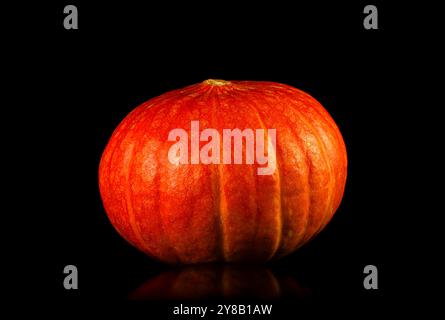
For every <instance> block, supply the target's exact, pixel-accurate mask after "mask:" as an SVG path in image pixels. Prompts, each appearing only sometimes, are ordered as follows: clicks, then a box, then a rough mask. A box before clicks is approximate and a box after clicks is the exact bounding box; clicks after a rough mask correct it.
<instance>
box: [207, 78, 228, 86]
mask: <svg viewBox="0 0 445 320" xmlns="http://www.w3.org/2000/svg"><path fill="white" fill-rule="evenodd" d="M203 83H204V84H208V85H211V86H225V85H226V84H230V81H226V80H221V79H207V80H205V81H203Z"/></svg>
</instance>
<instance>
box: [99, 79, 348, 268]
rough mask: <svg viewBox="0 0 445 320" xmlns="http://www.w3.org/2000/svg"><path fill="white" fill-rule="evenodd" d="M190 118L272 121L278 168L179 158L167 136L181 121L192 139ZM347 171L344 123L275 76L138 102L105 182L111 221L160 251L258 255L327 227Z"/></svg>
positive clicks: (113, 143) (191, 255) (281, 250)
mask: <svg viewBox="0 0 445 320" xmlns="http://www.w3.org/2000/svg"><path fill="white" fill-rule="evenodd" d="M193 121H195V123H196V121H199V130H200V131H201V132H202V131H204V130H205V129H216V130H217V131H218V132H219V133H221V137H222V136H223V131H224V130H228V129H230V130H235V129H239V130H241V131H243V130H245V129H252V130H258V129H263V130H264V132H269V131H270V129H275V131H276V144H275V147H274V148H270V149H267V150H268V152H267V153H268V158H269V161H275V170H273V172H272V173H270V174H264V175H261V174H258V172H259V171H258V169H259V168H262V167H264V166H265V165H264V164H260V163H258V161H255V162H254V163H247V161H244V162H242V163H234V162H232V163H223V162H222V161H220V162H218V163H209V164H205V163H203V162H202V161H201V162H200V161H199V159H198V162H196V161H195V162H193V160H191V161H190V162H189V163H188V164H180V163H172V162H171V161H169V152H170V149H171V147H172V145H173V144H174V143H175V142H174V141H170V140H169V134H170V132H171V131H172V130H174V129H178V128H179V129H182V130H184V131H185V132H187V134H188V137H189V138H188V139H190V142H191V143H190V145H193V142H192V141H191V140H193V133H192V131H193V130H192V129H191V123H192V122H193ZM270 132H271V131H270ZM267 139H269V138H267ZM267 141H269V140H267ZM244 142H245V143H243V144H242V148H243V151H242V155H243V157H244V159H245V158H246V157H247V149H246V148H247V142H246V141H244ZM198 144H199V148H200V149H201V148H203V147H204V146H205V145H206V144H207V142H206V141H199V142H198ZM195 147H196V146H195ZM220 148H221V153H223V152H224V151H225V150H223V143H222V142H221V143H220ZM192 153H193V151H192ZM189 157H193V155H189ZM221 158H222V156H221ZM195 160H196V159H195ZM346 169H347V157H346V148H345V145H344V142H343V139H342V136H341V134H340V131H339V130H338V128H337V126H336V124H335V122H334V121H333V120H332V118H331V117H330V115H329V114H328V113H327V111H326V110H325V109H324V108H323V107H322V106H321V104H320V103H319V102H317V101H316V100H315V99H314V98H313V97H311V96H310V95H308V94H307V93H304V92H303V91H301V90H298V89H295V88H293V87H290V86H287V85H283V84H279V83H274V82H256V81H230V82H228V81H227V82H226V81H222V80H206V81H204V82H203V83H199V84H195V85H191V86H188V87H186V88H183V89H179V90H174V91H171V92H168V93H166V94H163V95H161V96H159V97H156V98H153V99H151V100H149V101H147V102H145V103H143V104H142V105H140V106H139V107H137V108H136V109H135V110H133V111H132V112H131V113H130V114H129V115H128V116H127V117H126V118H125V119H124V120H123V121H122V122H121V124H120V125H119V126H118V128H117V129H116V130H115V131H114V133H113V135H112V137H111V139H110V141H109V142H108V145H107V147H106V149H105V151H104V153H103V155H102V159H101V162H100V167H99V187H100V193H101V196H102V200H103V204H104V207H105V210H106V212H107V214H108V217H109V219H110V221H111V223H112V224H113V226H114V227H115V228H116V230H117V231H118V232H119V233H120V234H121V235H122V236H123V237H124V238H125V239H126V240H127V241H128V242H130V243H131V244H133V245H134V246H136V247H137V248H139V249H140V250H142V251H144V252H145V253H147V254H148V255H149V256H151V257H153V258H156V259H158V260H161V261H164V262H167V263H200V262H213V261H228V262H232V261H233V262H234V261H257V262H262V261H267V260H270V259H272V258H277V257H281V256H284V255H287V254H289V253H291V252H293V251H294V250H296V249H297V248H298V247H300V246H301V245H303V244H304V243H306V242H307V241H308V240H310V239H311V238H313V237H314V236H315V235H316V234H317V233H318V232H320V231H321V230H322V229H323V228H324V226H325V225H326V224H327V223H328V222H329V220H330V219H331V218H332V216H333V214H334V212H335V211H336V209H337V208H338V206H339V204H340V202H341V199H342V196H343V191H344V186H345V182H346Z"/></svg>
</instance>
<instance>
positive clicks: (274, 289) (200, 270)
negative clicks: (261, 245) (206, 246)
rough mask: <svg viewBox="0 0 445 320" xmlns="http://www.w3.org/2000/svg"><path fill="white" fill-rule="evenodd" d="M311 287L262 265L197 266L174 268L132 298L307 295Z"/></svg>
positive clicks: (142, 288) (211, 298)
mask: <svg viewBox="0 0 445 320" xmlns="http://www.w3.org/2000/svg"><path fill="white" fill-rule="evenodd" d="M309 296H311V290H310V289H309V288H307V287H303V286H302V285H300V284H299V283H298V281H297V280H296V279H295V278H293V277H291V276H287V275H282V274H280V276H279V277H277V276H276V275H275V274H274V273H273V272H272V271H271V270H269V269H268V268H265V267H262V266H250V265H197V266H187V267H181V268H175V269H172V270H170V271H166V272H163V273H161V274H159V275H157V276H155V277H153V278H150V279H148V280H147V281H146V282H144V283H143V284H142V285H140V286H139V287H138V288H137V289H136V290H134V291H133V292H131V293H130V294H129V295H128V298H129V299H131V300H214V299H229V300H230V299H261V300H276V299H282V298H296V297H297V298H305V297H309Z"/></svg>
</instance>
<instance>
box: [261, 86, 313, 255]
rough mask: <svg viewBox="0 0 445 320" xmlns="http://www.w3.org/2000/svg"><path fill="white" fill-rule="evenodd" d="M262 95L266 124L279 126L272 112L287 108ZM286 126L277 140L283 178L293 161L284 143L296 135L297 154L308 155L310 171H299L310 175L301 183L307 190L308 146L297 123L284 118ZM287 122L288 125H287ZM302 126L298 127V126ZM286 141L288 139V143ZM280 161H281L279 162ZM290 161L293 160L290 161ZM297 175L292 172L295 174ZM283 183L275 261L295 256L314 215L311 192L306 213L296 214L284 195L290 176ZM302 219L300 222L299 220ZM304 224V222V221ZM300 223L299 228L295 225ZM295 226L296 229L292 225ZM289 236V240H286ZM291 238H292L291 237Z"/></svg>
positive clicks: (283, 126) (270, 97)
mask: <svg viewBox="0 0 445 320" xmlns="http://www.w3.org/2000/svg"><path fill="white" fill-rule="evenodd" d="M258 94H261V95H262V96H263V98H264V99H263V104H264V105H266V106H267V107H268V108H265V109H264V110H263V109H261V111H260V109H259V108H260V106H257V110H258V112H261V113H264V114H265V116H263V118H264V121H265V123H269V125H272V123H275V124H276V123H278V122H279V121H276V119H275V115H274V113H273V112H272V113H271V112H270V111H271V110H272V111H274V110H275V109H277V108H280V107H282V108H286V106H285V105H282V104H281V106H280V104H279V102H278V101H276V96H275V95H268V94H265V93H263V92H259V93H258ZM270 99H273V100H272V101H270ZM281 122H282V124H281V125H280V132H281V134H280V135H278V136H277V138H278V141H277V150H276V152H277V156H278V157H279V158H280V160H281V161H280V163H281V167H280V174H282V173H283V172H284V171H285V169H284V168H286V167H288V166H289V165H288V164H287V162H286V161H284V158H283V157H284V155H287V156H288V157H289V158H292V156H293V155H292V154H291V153H290V152H289V151H287V150H286V148H287V146H286V143H281V142H282V139H283V136H284V135H286V134H288V133H289V134H292V135H293V136H294V137H296V139H293V140H294V141H295V144H296V146H298V152H296V153H297V154H299V155H303V154H304V158H305V159H304V161H302V162H301V163H302V164H304V166H305V167H306V170H302V169H300V170H298V171H297V172H298V174H297V175H298V176H300V177H301V172H302V171H303V172H306V173H307V174H306V175H305V178H304V179H303V180H304V181H300V182H299V184H300V185H303V186H307V185H308V181H309V174H310V170H309V166H308V165H307V164H308V162H309V160H308V157H307V153H306V151H305V146H303V145H302V144H301V142H300V140H299V134H298V132H297V131H296V130H295V128H294V127H295V126H296V125H295V123H293V122H292V123H291V122H290V121H289V119H288V118H287V117H284V118H282V119H281ZM283 122H284V123H283ZM297 126H298V125H297ZM285 140H286V139H285ZM277 161H278V160H277ZM287 161H290V159H287ZM292 172H293V171H291V173H292ZM281 177H282V179H281V180H280V183H281V202H282V205H281V207H282V208H281V218H282V230H281V232H282V237H281V239H280V243H279V244H278V248H277V251H276V252H275V254H274V256H273V258H277V257H281V256H284V255H287V254H288V253H289V252H291V251H292V250H293V249H294V248H295V247H298V246H300V245H301V240H302V239H303V238H304V235H305V232H306V231H305V229H306V227H307V225H308V222H309V214H310V209H311V208H310V205H311V200H310V190H304V191H303V194H304V195H307V196H306V198H307V200H306V202H307V206H305V207H304V209H303V210H302V208H301V207H298V208H297V210H292V208H291V204H292V203H293V201H291V202H289V203H287V201H286V197H285V196H283V192H285V191H288V192H289V190H287V189H288V188H285V186H286V185H289V184H290V183H291V180H290V179H291V178H290V177H289V173H288V174H284V175H282V176H281ZM298 210H300V211H304V213H303V214H300V215H301V216H300V215H298V212H297V211H298ZM297 218H300V219H297ZM301 220H303V221H301ZM295 223H296V224H295ZM301 223H302V224H303V227H302V228H297V231H296V232H295V234H292V235H290V234H288V231H292V230H293V231H292V232H294V231H295V229H294V228H296V227H298V226H299V224H301ZM292 224H293V225H292ZM285 235H286V236H285ZM289 235H290V236H289Z"/></svg>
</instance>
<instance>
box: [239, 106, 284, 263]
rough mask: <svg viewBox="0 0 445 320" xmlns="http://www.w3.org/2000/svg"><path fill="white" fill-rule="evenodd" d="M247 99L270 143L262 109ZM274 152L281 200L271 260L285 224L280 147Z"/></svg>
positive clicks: (269, 257) (278, 191)
mask: <svg viewBox="0 0 445 320" xmlns="http://www.w3.org/2000/svg"><path fill="white" fill-rule="evenodd" d="M247 101H250V102H251V107H252V109H253V113H254V114H255V116H256V118H257V120H258V122H259V124H260V127H261V128H262V129H263V130H264V132H265V134H267V145H269V141H268V140H269V136H268V128H267V126H266V125H265V123H264V121H263V120H262V116H261V113H260V111H259V110H258V108H257V104H256V102H255V100H252V99H247ZM268 152H269V150H268ZM274 153H275V155H274V157H275V161H276V168H275V170H276V172H277V175H276V176H277V177H278V184H277V186H278V190H277V194H278V199H279V201H278V203H279V207H278V208H277V212H278V213H275V214H274V216H275V217H276V221H277V230H278V235H277V236H276V237H275V240H274V242H275V244H274V245H273V247H272V249H271V250H270V253H269V255H268V256H267V259H266V260H270V259H272V257H273V256H274V255H275V253H276V252H277V250H278V248H279V245H280V243H281V241H282V237H283V228H284V226H283V224H284V219H283V209H284V207H283V205H282V197H281V190H282V182H281V181H282V178H281V167H280V164H279V163H280V161H279V155H278V147H277V146H276V149H275V150H274ZM268 157H270V155H269V154H268ZM258 179H259V177H258V175H257V176H256V184H257V185H258ZM263 214H269V213H268V212H265V213H263ZM259 227H260V226H259V224H258V225H257V229H258V228H259ZM257 235H258V230H257V232H256V234H255V236H257Z"/></svg>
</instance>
